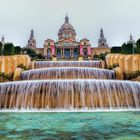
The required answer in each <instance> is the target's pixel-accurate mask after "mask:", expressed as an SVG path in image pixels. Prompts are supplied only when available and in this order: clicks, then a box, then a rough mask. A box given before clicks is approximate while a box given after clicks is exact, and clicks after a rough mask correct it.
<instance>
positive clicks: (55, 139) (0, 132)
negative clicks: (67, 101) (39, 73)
mask: <svg viewBox="0 0 140 140" xmlns="http://www.w3.org/2000/svg"><path fill="white" fill-rule="evenodd" d="M0 139H1V140H27V139H28V140H48V139H49V140H69V139H72V140H139V139H140V112H94V113H92V112H90V113H89V112H86V113H82V112H81V113H78V112H77V113H76V112H75V113H72V112H71V113H68V112H67V113H45V112H38V113H37V112H34V113H27V112H26V113H25V112H24V113H23V112H17V113H13V112H5V113H4V112H1V113H0Z"/></svg>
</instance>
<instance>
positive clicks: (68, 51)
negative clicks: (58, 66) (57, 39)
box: [65, 49, 70, 58]
mask: <svg viewBox="0 0 140 140" xmlns="http://www.w3.org/2000/svg"><path fill="white" fill-rule="evenodd" d="M65 58H70V49H65Z"/></svg>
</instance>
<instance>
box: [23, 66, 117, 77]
mask: <svg viewBox="0 0 140 140" xmlns="http://www.w3.org/2000/svg"><path fill="white" fill-rule="evenodd" d="M114 78H115V75H114V71H112V70H105V69H99V68H86V67H55V68H43V69H34V70H28V71H23V72H22V74H21V79H22V80H36V79H114Z"/></svg>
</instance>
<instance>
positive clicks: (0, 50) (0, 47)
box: [0, 42, 3, 55]
mask: <svg viewBox="0 0 140 140" xmlns="http://www.w3.org/2000/svg"><path fill="white" fill-rule="evenodd" d="M2 46H3V45H2V43H1V42H0V55H2Z"/></svg>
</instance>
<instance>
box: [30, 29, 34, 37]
mask: <svg viewBox="0 0 140 140" xmlns="http://www.w3.org/2000/svg"><path fill="white" fill-rule="evenodd" d="M30 39H34V30H33V29H32V30H31V34H30Z"/></svg>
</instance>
